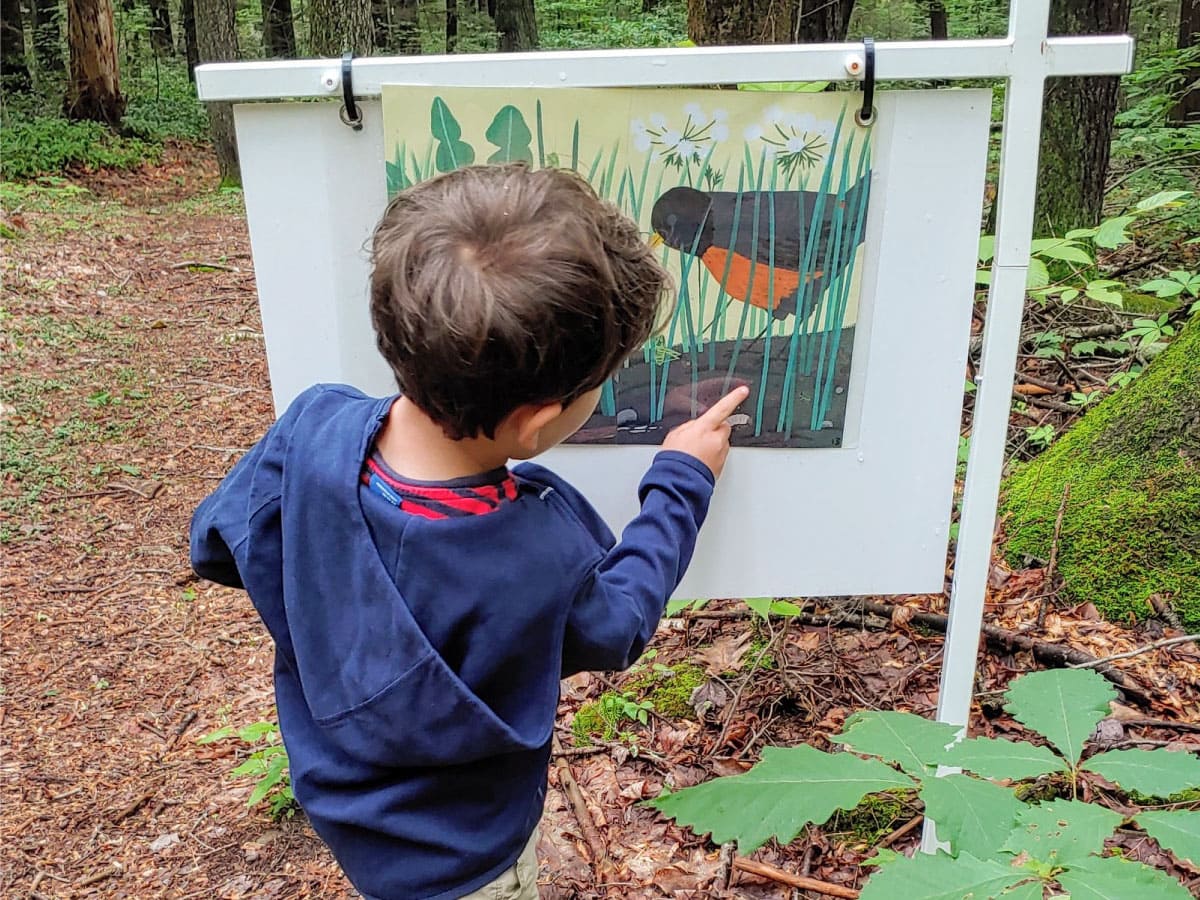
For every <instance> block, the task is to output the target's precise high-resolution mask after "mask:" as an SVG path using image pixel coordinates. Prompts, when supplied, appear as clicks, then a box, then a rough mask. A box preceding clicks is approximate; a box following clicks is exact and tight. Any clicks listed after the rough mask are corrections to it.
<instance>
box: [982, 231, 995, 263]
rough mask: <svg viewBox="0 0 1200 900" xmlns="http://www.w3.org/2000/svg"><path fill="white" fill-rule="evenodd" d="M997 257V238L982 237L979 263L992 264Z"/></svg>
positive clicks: (990, 236) (990, 235) (988, 235)
mask: <svg viewBox="0 0 1200 900" xmlns="http://www.w3.org/2000/svg"><path fill="white" fill-rule="evenodd" d="M995 255H996V236H995V235H994V234H985V235H981V236H980V238H979V261H980V262H991V261H992V257H993V256H995Z"/></svg>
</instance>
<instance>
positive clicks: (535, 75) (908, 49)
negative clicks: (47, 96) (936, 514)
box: [196, 0, 1133, 843]
mask: <svg viewBox="0 0 1200 900" xmlns="http://www.w3.org/2000/svg"><path fill="white" fill-rule="evenodd" d="M1049 7H1050V0H1011V2H1010V6H1009V33H1008V36H1007V37H1005V38H1002V39H992V40H973V41H937V42H891V43H880V44H877V45H876V77H877V79H878V80H880V81H886V80H889V79H938V80H953V79H968V78H970V79H978V78H996V79H1004V80H1005V81H1006V87H1007V91H1006V94H1005V114H1004V130H1003V137H1002V143H1001V159H1000V177H999V193H998V196H997V200H996V203H997V207H998V208H997V233H996V244H995V257H994V259H993V262H992V279H991V286H990V289H989V293H988V309H987V318H986V323H985V328H984V335H983V356H982V361H981V365H980V368H979V373H978V375H977V377H976V384H977V385H978V392H977V394H976V399H975V411H974V422H973V429H972V440H971V448H970V454H969V457H968V461H967V472H966V483H965V489H964V496H963V506H962V516H961V520H960V527H959V536H958V545H957V553H956V557H955V567H954V581H953V587H952V590H951V599H950V627H949V629H948V632H947V636H946V649H945V654H944V663H943V668H942V675H941V691H940V695H939V700H938V719H939V720H940V721H943V722H949V723H951V724H955V725H958V726H960V727H965V725H966V724H967V720H968V715H969V712H970V703H971V697H972V687H973V683H974V673H975V663H976V656H977V652H978V642H979V634H980V626H981V624H982V616H983V608H984V599H985V593H986V587H987V575H988V570H989V567H990V561H991V547H992V537H993V528H994V524H995V515H996V504H997V498H998V493H999V486H1000V479H1001V474H1002V470H1003V465H1004V451H1005V438H1006V434H1007V423H1008V414H1009V405H1010V397H1011V391H1012V384H1013V374H1014V368H1015V364H1016V357H1017V351H1018V346H1019V342H1020V326H1021V315H1022V309H1023V304H1024V293H1025V279H1026V274H1027V271H1028V268H1029V256H1030V241H1031V237H1032V227H1033V213H1034V199H1035V191H1036V184H1037V161H1038V146H1039V140H1040V134H1041V118H1042V95H1043V89H1044V84H1045V81H1046V79H1047V78H1050V77H1055V76H1079V75H1118V74H1122V73H1125V72H1128V71H1129V70H1130V68H1131V66H1132V62H1133V40H1132V39H1131V38H1129V37H1127V36H1116V35H1111V36H1091V37H1058V38H1048V37H1047V23H1048V20H1049ZM863 50H864V48H863V45H862V44H858V43H845V44H826V45H799V46H778V45H777V46H769V47H697V48H686V49H685V48H679V49H669V50H631V51H625V50H604V51H586V52H554V53H526V54H509V55H502V56H487V57H475V58H472V57H466V56H442V57H411V58H387V59H362V60H356V61H355V62H354V63H353V69H352V71H353V79H354V91H355V94H356V95H358V96H362V97H374V96H378V94H379V92H380V87H381V85H382V84H384V83H407V84H444V85H455V84H463V85H471V84H477V83H480V81H479V73H480V67H481V66H482V65H484V64H486V67H487V79H486V82H487V83H488V84H491V85H510V86H538V87H551V86H576V87H582V86H589V87H614V86H666V85H679V86H686V85H702V84H713V83H732V82H739V81H741V82H745V81H797V80H803V81H825V80H851V79H853V78H855V77H861V74H862V72H863ZM473 59H474V62H472V60H473ZM485 61H486V62H485ZM196 75H197V86H198V89H199V93H200V97H201V99H202V100H206V101H215V100H229V101H249V100H278V99H300V98H311V97H333V96H337V95H338V94H339V93H340V91H341V74H340V67H339V65H338V63H337V62H336V61H333V60H304V61H271V62H259V63H222V64H212V65H206V66H201V67H199V68H198V69H197V70H196ZM369 114H370V110H369V109H368V115H369ZM376 115H378V113H376ZM347 133H349V130H348V129H347ZM379 153H380V159H381V160H382V146H381V145H380V150H379ZM344 162H345V161H344V159H340V158H336V157H335V156H331V157H330V158H329V159H328V160H327V164H328V168H327V170H326V171H327V172H328V173H329V174H330V175H331V176H332V174H333V173H335V172H337V171H338V170H339V169H340V167H342V166H343V165H344ZM382 168H383V167H382V163H381V164H380V166H379V167H378V169H379V172H380V174H379V175H378V176H377V177H379V178H382V174H381V173H382ZM357 174H358V175H359V176H360V183H361V184H362V185H364V186H363V187H361V188H359V189H360V190H367V191H369V190H371V189H372V188H371V176H370V174H369V173H363V172H359V173H357ZM344 184H345V180H344V179H343V180H341V181H339V185H344ZM246 190H247V203H248V205H249V204H250V203H251V202H252V200H251V198H252V193H253V187H252V185H251V184H249V183H247V186H246ZM338 199H339V200H341V199H342V197H341V196H339V197H338ZM331 208H333V209H336V208H337V205H336V204H333V205H332V207H331ZM280 215H283V214H282V213H281V214H280ZM277 221H278V222H279V223H280V224H281V225H286V224H287V223H286V222H285V221H284V220H283V219H282V218H281V219H279V220H277ZM322 227H325V226H322ZM325 250H327V248H322V247H319V246H318V247H314V248H313V250H312V252H318V253H319V252H323V251H325ZM307 324H308V325H309V326H310V327H311V326H312V325H313V323H311V322H309V323H307ZM317 324H320V323H317ZM332 324H333V325H334V326H335V327H336V323H332ZM334 334H335V335H336V332H334ZM964 352H965V349H964V348H962V347H948V348H947V353H948V354H954V355H955V358H956V359H957V358H959V357H961V356H962V354H963V353H964ZM345 364H346V366H347V367H348V371H352V370H354V367H355V366H361V365H363V364H364V362H363V361H362V360H351V359H347V360H345ZM610 452H611V451H610ZM765 452H783V451H765ZM804 452H811V451H804ZM822 452H824V451H822ZM799 455H801V456H803V453H800V454H799ZM796 561H797V564H801V559H800V556H799V554H797V559H796ZM820 564H825V561H823V560H822V561H820ZM837 593H847V591H844V590H841V591H837ZM927 843H928V842H927Z"/></svg>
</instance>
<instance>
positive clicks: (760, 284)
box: [700, 246, 820, 310]
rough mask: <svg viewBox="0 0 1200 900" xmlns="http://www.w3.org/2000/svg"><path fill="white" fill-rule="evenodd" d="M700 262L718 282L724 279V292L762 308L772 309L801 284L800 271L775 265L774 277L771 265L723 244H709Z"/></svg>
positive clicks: (818, 275)
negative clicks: (720, 245)
mask: <svg viewBox="0 0 1200 900" xmlns="http://www.w3.org/2000/svg"><path fill="white" fill-rule="evenodd" d="M700 261H701V262H703V263H704V267H705V268H706V269H708V271H709V272H711V273H712V274H713V277H714V278H716V279H717V281H718V282H720V281H721V280H722V279H724V280H725V284H724V287H725V293H727V294H729V295H730V296H731V297H737V298H738V299H739V300H741V301H742V302H743V303H750V304H751V305H753V306H757V307H758V308H759V309H766V310H773V309H774V308H775V307H776V306H778V305H779V304H780V302H781V301H782V300H783V299H784V298H785V297H787V296H789V295H790V294H792V293H794V292H795V290H796V288H797V287H798V286H799V285H800V273H799V272H795V271H792V270H791V269H781V268H778V267H776V269H775V278H774V280H772V278H771V267H770V266H768V265H764V264H763V263H756V262H752V261H751V260H750V259H748V258H747V257H745V256H742V255H741V254H740V253H731V252H730V251H729V250H726V249H725V248H724V247H715V246H714V247H709V248H708V249H707V250H705V251H704V254H703V255H702V256H701V257H700ZM726 267H728V269H729V274H728V276H726V274H725V269H726ZM817 277H820V273H817Z"/></svg>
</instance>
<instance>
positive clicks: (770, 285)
mask: <svg viewBox="0 0 1200 900" xmlns="http://www.w3.org/2000/svg"><path fill="white" fill-rule="evenodd" d="M778 182H779V164H778V163H775V164H774V165H772V166H771V193H770V195H769V196H768V198H767V245H768V249H767V273H768V275H767V331H766V335H765V337H764V342H763V361H762V374H761V377H760V378H759V380H758V403H757V404H755V407H754V436H755V437H758V436H759V435H761V434H762V421H763V404H764V403H765V402H766V400H767V379H768V378H769V377H770V369H771V332H772V331H773V330H774V327H773V326H774V320H775V317H774V315H773V313H772V310H773V309H774V308H775V188H776V186H777V185H778Z"/></svg>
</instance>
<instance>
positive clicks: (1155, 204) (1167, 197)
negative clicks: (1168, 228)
mask: <svg viewBox="0 0 1200 900" xmlns="http://www.w3.org/2000/svg"><path fill="white" fill-rule="evenodd" d="M1190 193H1191V191H1160V192H1159V193H1157V194H1155V195H1154V196H1153V197H1147V198H1146V199H1145V200H1142V201H1141V202H1139V203H1138V204H1137V205H1136V206H1134V209H1136V210H1138V211H1139V212H1149V211H1150V210H1152V209H1158V208H1159V207H1160V206H1166V205H1167V204H1168V203H1174V202H1176V201H1177V200H1182V199H1183V198H1184V197H1186V196H1188V195H1189V194H1190Z"/></svg>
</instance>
